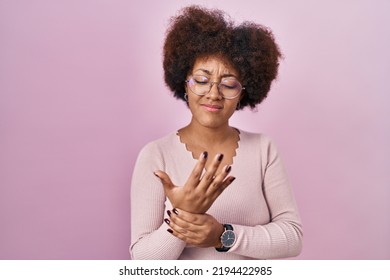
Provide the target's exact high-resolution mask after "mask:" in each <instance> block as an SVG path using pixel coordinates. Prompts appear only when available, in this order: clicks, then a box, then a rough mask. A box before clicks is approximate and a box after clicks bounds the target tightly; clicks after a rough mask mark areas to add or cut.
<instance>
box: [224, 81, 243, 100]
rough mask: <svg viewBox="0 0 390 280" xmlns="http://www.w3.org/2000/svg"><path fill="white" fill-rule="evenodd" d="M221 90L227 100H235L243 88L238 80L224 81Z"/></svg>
mask: <svg viewBox="0 0 390 280" xmlns="http://www.w3.org/2000/svg"><path fill="white" fill-rule="evenodd" d="M219 90H220V92H221V94H222V95H223V96H224V97H225V98H234V97H236V96H238V95H239V94H240V92H241V90H242V86H241V84H240V83H239V82H238V81H237V80H236V79H224V80H222V81H221V83H220V84H219Z"/></svg>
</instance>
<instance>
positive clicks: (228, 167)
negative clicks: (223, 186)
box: [225, 165, 232, 173]
mask: <svg viewBox="0 0 390 280" xmlns="http://www.w3.org/2000/svg"><path fill="white" fill-rule="evenodd" d="M230 170H232V167H231V166H230V165H228V166H226V169H225V171H226V173H229V172H230Z"/></svg>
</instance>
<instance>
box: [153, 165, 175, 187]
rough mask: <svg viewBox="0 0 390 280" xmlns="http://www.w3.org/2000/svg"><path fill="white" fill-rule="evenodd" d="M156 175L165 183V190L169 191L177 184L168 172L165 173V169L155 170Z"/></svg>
mask: <svg viewBox="0 0 390 280" xmlns="http://www.w3.org/2000/svg"><path fill="white" fill-rule="evenodd" d="M154 175H156V177H157V178H159V179H160V180H161V183H162V184H163V187H164V190H165V192H168V191H170V190H172V189H173V188H174V187H175V185H174V184H173V183H172V181H171V178H169V175H168V174H167V173H165V172H164V171H161V170H157V171H155V172H154Z"/></svg>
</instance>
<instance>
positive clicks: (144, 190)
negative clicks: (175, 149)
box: [130, 143, 185, 259]
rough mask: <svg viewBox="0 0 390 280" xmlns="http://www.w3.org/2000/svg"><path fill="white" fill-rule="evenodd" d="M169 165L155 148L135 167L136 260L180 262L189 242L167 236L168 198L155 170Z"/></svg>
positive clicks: (144, 152) (133, 253)
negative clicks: (166, 206)
mask: <svg viewBox="0 0 390 280" xmlns="http://www.w3.org/2000/svg"><path fill="white" fill-rule="evenodd" d="M164 169H165V163H164V160H163V158H162V155H161V152H160V151H159V149H158V147H156V145H155V144H153V143H151V144H148V145H147V146H145V148H144V149H142V151H141V152H140V154H139V156H138V159H137V162H136V164H135V167H134V171H133V177H132V183H131V245H130V254H131V257H132V259H177V258H178V257H179V256H180V254H181V252H182V251H183V249H184V247H185V242H183V241H181V240H180V239H178V238H175V237H174V236H172V235H171V234H170V233H169V232H167V228H168V226H167V225H166V224H165V223H164V222H163V221H164V210H165V201H166V197H165V194H164V189H163V187H162V185H161V181H160V180H159V179H158V178H157V177H156V176H155V175H154V174H153V171H154V170H164Z"/></svg>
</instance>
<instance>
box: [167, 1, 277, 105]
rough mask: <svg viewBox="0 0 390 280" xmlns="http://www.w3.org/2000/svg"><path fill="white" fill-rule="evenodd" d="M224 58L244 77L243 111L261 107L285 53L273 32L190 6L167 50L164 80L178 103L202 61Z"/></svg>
mask: <svg viewBox="0 0 390 280" xmlns="http://www.w3.org/2000/svg"><path fill="white" fill-rule="evenodd" d="M214 55H216V56H220V57H223V58H224V59H225V60H226V61H227V62H229V63H230V64H231V65H232V66H233V67H234V68H235V70H237V72H238V73H239V76H240V77H239V78H240V81H241V83H242V84H243V86H244V87H245V90H244V91H243V93H244V94H243V97H242V99H241V101H240V103H239V104H240V105H239V107H238V108H237V110H240V109H243V108H244V107H246V106H249V107H250V108H252V109H253V108H255V107H256V106H257V105H258V104H260V103H261V102H262V101H263V100H264V98H266V97H267V94H268V92H269V90H270V88H271V83H272V81H273V80H274V79H275V78H276V76H277V73H278V66H279V59H280V58H281V52H280V50H279V47H278V45H277V44H276V42H275V40H274V36H273V34H272V32H271V31H270V30H269V29H268V28H266V27H264V26H262V25H259V24H255V23H252V22H244V23H242V24H241V25H238V26H235V25H234V24H233V22H232V21H231V20H230V19H229V18H228V16H227V15H225V13H224V12H222V11H221V10H217V9H213V10H210V9H206V8H202V7H199V6H189V7H186V8H184V9H183V10H181V13H180V14H179V15H177V16H175V17H173V18H172V19H171V22H170V26H169V28H168V30H167V35H166V39H165V44H164V49H163V57H164V58H163V68H164V79H165V83H166V84H167V86H168V87H169V88H170V89H171V91H172V92H173V93H174V96H175V97H176V98H178V99H182V100H185V99H184V93H185V80H186V77H187V75H188V73H189V72H190V71H191V70H192V68H193V66H194V64H195V61H196V59H198V58H204V57H208V56H214Z"/></svg>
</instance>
